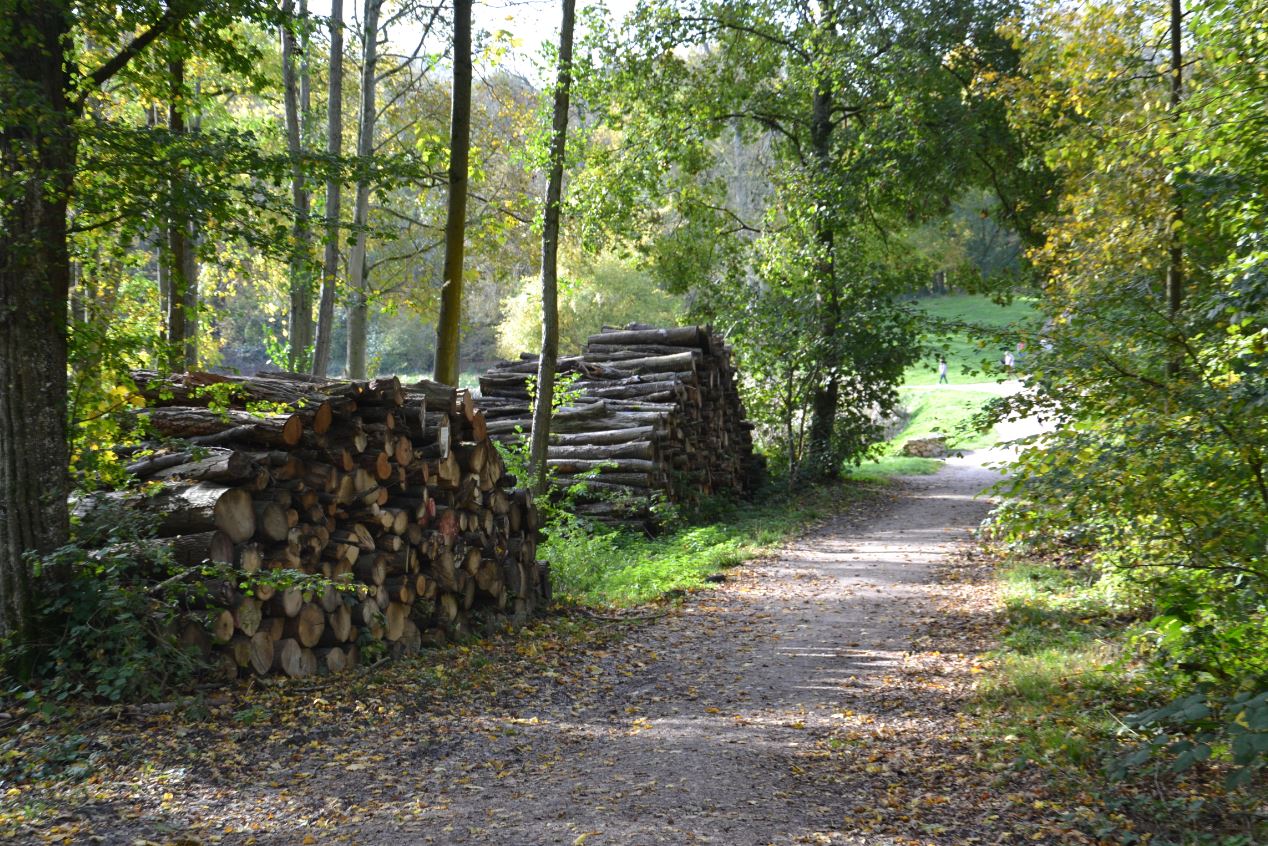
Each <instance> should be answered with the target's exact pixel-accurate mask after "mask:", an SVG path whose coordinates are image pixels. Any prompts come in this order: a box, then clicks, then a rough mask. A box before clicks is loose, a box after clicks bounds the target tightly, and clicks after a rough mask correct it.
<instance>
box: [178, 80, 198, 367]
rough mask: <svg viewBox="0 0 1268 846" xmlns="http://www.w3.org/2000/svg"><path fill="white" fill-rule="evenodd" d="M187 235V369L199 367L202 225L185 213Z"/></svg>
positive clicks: (191, 124) (194, 119) (190, 126)
mask: <svg viewBox="0 0 1268 846" xmlns="http://www.w3.org/2000/svg"><path fill="white" fill-rule="evenodd" d="M201 91H202V86H201V85H200V83H198V82H195V83H194V97H195V99H197V97H198V96H199V95H200V93H201ZM202 122H203V119H202V114H201V113H199V112H194V114H193V115H192V116H191V117H190V119H189V120H188V121H187V125H186V127H185V131H186V132H189V133H191V134H195V135H196V134H198V133H199V132H201V131H202ZM185 226H186V233H187V235H186V239H185V252H184V255H182V257H181V277H182V278H183V279H184V280H185V343H184V345H183V347H184V358H185V369H186V370H195V369H197V368H198V333H199V321H198V272H199V265H198V237H199V232H200V227H199V225H198V220H197V219H196V218H195V217H194V216H193V215H192V214H187V215H186V216H185Z"/></svg>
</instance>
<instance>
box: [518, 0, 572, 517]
mask: <svg viewBox="0 0 1268 846" xmlns="http://www.w3.org/2000/svg"><path fill="white" fill-rule="evenodd" d="M575 18H576V0H563V15H562V22H561V24H560V28H559V73H558V76H557V78H556V80H555V114H554V121H553V123H552V126H551V138H550V180H549V182H548V183H547V186H546V207H545V208H544V209H543V210H542V352H541V358H540V359H539V360H538V363H537V364H538V366H537V406H536V408H535V409H534V410H533V430H532V432H533V440H532V446H531V452H530V459H529V461H530V464H531V466H532V474H533V478H532V483H531V487H532V489H533V492H534V493H541V492H543V491H545V490H546V452H547V447H548V445H549V444H550V415H551V411H552V409H553V407H554V396H555V363H556V361H557V360H558V358H559V211H560V209H559V206H560V203H561V201H562V197H563V182H564V154H565V151H566V148H567V141H568V95H569V93H570V89H571V88H572V29H573V21H574V19H575Z"/></svg>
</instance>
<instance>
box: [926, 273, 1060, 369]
mask: <svg viewBox="0 0 1268 846" xmlns="http://www.w3.org/2000/svg"><path fill="white" fill-rule="evenodd" d="M917 306H918V307H919V308H920V310H921V311H923V312H925V313H926V314H928V315H929V316H930V317H933V318H936V319H938V320H946V321H955V322H957V323H965V324H974V325H977V326H985V327H990V328H992V329H1023V330H1024V329H1026V328H1028V327H1033V325H1034V323H1035V318H1036V316H1037V315H1036V312H1035V307H1034V303H1033V301H1032V300H1030V299H1024V298H1017V299H1015V300H1013V302H1011V303H1010V304H1008V305H1006V306H1001V305H997V304H996V303H994V302H992V301H991V300H990V298H989V297H984V296H980V295H977V294H949V295H947V296H945V297H933V298H930V299H924V300H919V301H918V302H917ZM925 342H926V343H927V344H930V345H933V346H935V347H937V349H936V350H935V351H934V353H933V354H932V355H931V356H929V357H928V358H926V359H925V360H923V361H920V362H917V363H916V364H914V365H912V366H911V367H909V368H907V373H906V375H905V377H904V382H905V383H906V384H908V385H934V384H937V382H938V355H939V353H941V354H944V355H946V357H947V365H948V367H947V379H948V381H949V382H950V383H951V384H952V385H963V384H969V383H973V382H986V381H991V380H993V379H994V376H988V375H983V374H982V372H981V371H982V369H983V367H984V366H986V365H991V364H996V363H998V362H999V360H1000V357H1001V356H1002V355H1003V352H1004V350H1003V347H1001V346H999V345H998V344H990V343H989V342H987V341H984V340H982V339H980V338H977V337H974V336H973V334H972V333H971V332H970V331H968V330H967V328H966V329H965V330H962V331H957V332H954V333H952V334H950V335H938V336H937V337H928V338H925Z"/></svg>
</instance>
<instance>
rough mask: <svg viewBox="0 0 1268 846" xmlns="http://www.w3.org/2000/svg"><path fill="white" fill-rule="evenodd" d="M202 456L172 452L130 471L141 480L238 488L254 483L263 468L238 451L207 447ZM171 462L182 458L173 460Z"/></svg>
mask: <svg viewBox="0 0 1268 846" xmlns="http://www.w3.org/2000/svg"><path fill="white" fill-rule="evenodd" d="M205 452H209V453H210V454H205V455H201V456H200V455H199V454H197V453H195V452H192V451H186V452H178V453H169V454H167V455H165V456H159V457H158V458H155V459H151V460H150V462H148V464H147V462H141V463H138V464H132V465H129V469H130V471H131V472H132V473H133V474H134V475H136V476H137V477H138V478H142V479H154V480H157V481H166V480H169V479H183V480H185V481H190V482H218V483H220V484H225V485H237V484H242V483H244V482H247V481H252V480H254V479H255V478H256V476H257V475H258V474H259V471H260V467H259V465H258V464H257V463H256V462H255V460H254V459H252V457H251V454H250V453H247V452H243V451H241V450H236V449H225V448H223V447H208V448H206V450H205ZM172 459H181V460H180V461H174V462H173V461H172Z"/></svg>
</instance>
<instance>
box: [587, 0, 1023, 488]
mask: <svg viewBox="0 0 1268 846" xmlns="http://www.w3.org/2000/svg"><path fill="white" fill-rule="evenodd" d="M1003 13H1004V10H1003V9H1002V8H1001V7H999V6H998V5H995V4H973V3H970V4H964V3H958V4H934V5H933V6H911V5H901V4H890V5H889V6H887V7H885V10H884V13H883V14H877V13H876V11H875V9H873V8H872V7H871V6H869V5H868V4H858V3H836V4H828V5H822V6H818V7H815V8H814V9H807V8H805V7H802V6H798V5H797V4H790V3H785V2H780V0H768V1H767V2H759V3H735V2H727V1H726V0H699V1H698V2H695V1H693V0H687V1H686V2H681V3H678V4H675V5H673V6H669V7H666V6H665V5H664V4H655V3H644V4H642V5H640V6H639V8H638V9H637V11H636V12H635V13H634V15H633V16H632V17H631V19H630V20H628V21H626V22H625V26H624V27H623V28H622V29H621V31H620V32H619V33H618V32H617V31H616V29H615V28H611V29H603V28H602V27H600V28H597V30H596V32H597V34H596V35H595V37H594V38H593V39H592V41H593V49H594V52H595V53H596V55H598V56H599V57H601V59H600V60H599V62H600V63H602V64H604V65H605V70H606V72H605V73H601V74H598V75H595V76H594V77H592V78H587V79H586V80H583V83H582V85H581V91H582V96H583V97H584V98H587V99H588V101H589V102H591V103H592V104H593V105H594V106H595V107H596V108H599V109H601V110H602V113H603V114H604V116H605V119H606V122H607V124H608V126H610V127H611V135H610V136H609V137H608V138H607V139H604V140H605V141H606V143H605V144H600V145H598V149H597V150H595V151H593V153H592V155H591V156H590V158H589V160H588V161H587V163H586V167H585V169H584V170H583V172H582V173H581V175H580V176H579V178H578V179H577V181H576V182H574V185H573V192H572V193H573V196H574V198H575V200H574V202H575V204H576V207H577V208H578V209H581V210H584V212H585V214H586V216H587V218H588V221H587V225H588V226H589V227H590V228H592V229H598V230H604V231H605V232H606V233H607V234H608V236H609V237H610V238H613V239H615V240H618V241H623V242H625V243H630V244H634V245H636V246H637V248H638V249H639V250H640V251H641V252H642V253H643V254H644V255H646V256H647V258H648V260H649V263H650V266H651V267H652V269H653V270H654V272H656V273H657V275H658V276H659V277H660V278H662V279H664V280H665V282H666V284H667V285H670V286H672V288H673V290H681V291H689V292H690V295H691V297H690V302H691V307H692V314H693V316H694V317H696V318H697V319H707V320H711V321H713V322H714V324H715V325H717V326H719V327H720V328H722V329H723V330H724V331H726V333H727V334H728V337H729V338H730V339H731V340H732V341H733V343H734V344H735V347H736V350H737V353H738V357H739V359H740V364H741V367H742V368H743V371H744V373H745V374H746V377H747V379H746V384H745V394H746V400H747V404H748V407H749V409H750V413H751V414H753V415H754V416H755V417H757V418H758V419H759V421H760V422H761V423H762V424H763V428H762V430H761V435H762V438H763V440H764V442H765V443H766V444H767V446H768V448H770V449H771V450H772V452H773V453H774V454H775V458H776V461H775V462H774V466H775V468H776V469H777V470H781V471H786V472H788V473H789V474H792V475H805V476H817V475H823V474H828V475H831V474H833V473H835V472H836V471H837V469H838V468H839V467H840V465H841V463H842V461H843V460H858V459H859V458H861V457H862V456H863V455H864V454H865V453H866V451H867V449H868V448H869V446H870V445H871V444H872V443H873V442H874V441H875V439H876V435H877V421H878V419H880V418H883V417H884V416H886V414H887V413H888V412H889V411H890V410H891V409H892V408H893V407H894V405H895V404H896V401H897V395H896V393H895V391H894V386H895V384H896V383H897V382H898V380H899V378H900V376H901V374H902V372H903V370H904V368H905V367H906V366H907V365H908V364H910V363H911V362H912V361H914V359H915V355H916V350H917V339H916V333H917V326H916V322H915V320H914V318H913V315H912V313H911V310H910V309H909V308H906V307H904V306H902V305H900V304H899V303H898V302H896V300H897V299H898V298H899V295H900V294H902V293H904V292H906V291H911V290H914V289H918V288H923V287H924V286H925V284H926V283H927V281H928V279H929V278H930V274H931V272H932V271H933V270H935V269H937V268H938V267H939V264H940V260H941V259H940V257H939V258H938V260H937V261H935V259H934V257H933V256H932V255H921V254H920V251H918V250H913V249H912V244H911V242H910V240H908V239H906V238H904V237H902V235H903V233H905V232H906V231H907V230H908V229H910V228H911V227H912V226H913V225H915V224H918V223H920V222H922V221H928V220H935V219H942V218H945V217H946V214H947V213H948V212H949V211H950V209H951V204H952V198H954V197H958V196H963V195H964V193H965V192H964V189H965V186H966V185H968V184H970V183H972V182H973V181H974V180H977V179H980V178H983V177H985V175H986V173H987V172H988V171H989V172H991V175H993V176H996V177H998V176H999V174H1000V173H1001V172H1002V173H1005V174H1008V175H1005V176H1004V177H1003V178H1004V179H1005V180H1006V181H1008V182H1009V183H1010V185H1011V175H1012V174H1013V171H1011V170H1009V169H1008V168H1004V167H999V166H998V165H1000V164H1001V163H1002V161H1003V160H1009V161H1012V160H1014V159H1016V158H1017V157H1016V156H1014V155H1013V154H1014V153H1016V152H1017V151H1016V149H1015V145H1013V144H1012V139H1010V138H1009V137H1008V134H1009V133H1008V130H1007V128H1006V127H1005V126H1004V125H1003V122H1002V120H1001V115H1002V112H1001V110H1000V108H999V107H998V106H997V105H996V104H994V103H992V102H991V101H989V100H988V99H987V98H984V97H982V96H980V94H979V92H978V87H977V81H978V80H979V79H980V78H985V77H986V75H987V74H988V73H994V72H998V71H999V70H1000V69H1001V68H1005V67H1007V66H1009V64H1010V62H1011V61H1012V56H1013V54H1012V51H1011V48H1009V46H1008V45H1007V44H1005V43H1004V42H1002V41H1001V40H1000V39H999V38H998V37H997V35H996V34H995V31H994V30H995V25H996V23H997V22H998V20H999V16H1000V15H1001V14H1003ZM948 71H950V72H948ZM587 85H588V86H589V88H587ZM987 134H989V136H990V139H991V143H983V142H982V139H983V137H984V136H985V135H987ZM970 151H974V152H976V153H977V155H970ZM1033 181H1034V180H1032V182H1033ZM996 184H997V186H1000V187H1002V185H1003V183H999V182H997V183H996ZM1014 199H1015V198H1014Z"/></svg>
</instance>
